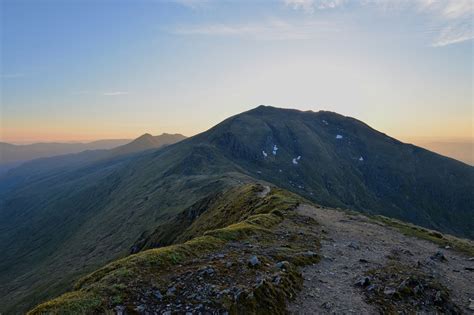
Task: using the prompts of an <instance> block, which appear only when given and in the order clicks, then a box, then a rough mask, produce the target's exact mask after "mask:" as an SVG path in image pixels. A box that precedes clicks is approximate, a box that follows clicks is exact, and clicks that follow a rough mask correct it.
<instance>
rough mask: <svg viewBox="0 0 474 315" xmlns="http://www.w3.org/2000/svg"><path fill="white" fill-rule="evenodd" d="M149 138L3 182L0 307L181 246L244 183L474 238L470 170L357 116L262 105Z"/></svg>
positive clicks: (15, 306)
mask: <svg viewBox="0 0 474 315" xmlns="http://www.w3.org/2000/svg"><path fill="white" fill-rule="evenodd" d="M169 138H172V139H173V140H171V141H169V142H168V143H167V144H169V143H171V142H173V141H175V140H176V141H178V140H177V139H176V138H173V137H166V139H169ZM178 138H179V137H178ZM155 140H156V139H155V138H153V137H151V136H150V135H144V136H142V137H140V138H139V139H137V140H135V141H134V142H132V143H130V145H128V147H121V148H118V149H114V150H115V151H114V150H112V151H107V152H106V153H105V154H104V153H103V152H95V153H94V156H93V157H91V156H89V155H87V154H85V153H81V154H77V155H72V156H68V157H60V158H59V159H58V158H51V159H44V160H42V161H40V162H35V161H34V162H35V163H33V162H32V163H27V164H25V165H23V166H21V167H19V168H16V169H14V170H11V171H10V172H9V173H8V174H7V176H4V177H3V178H2V179H1V180H0V209H1V210H0V251H1V252H2V253H3V259H2V260H1V261H0V305H2V307H3V309H0V311H3V312H11V311H18V310H20V311H23V310H25V309H27V308H29V307H31V306H33V305H34V304H36V303H38V302H40V301H43V300H44V299H47V298H49V297H51V296H54V295H56V294H58V293H60V292H63V291H65V290H66V289H67V288H69V287H70V285H71V283H72V282H73V280H74V279H77V278H78V277H79V276H80V275H83V274H84V273H87V272H90V271H92V270H94V269H96V268H97V267H99V266H101V265H104V264H105V263H107V262H109V261H111V260H112V259H116V258H118V257H123V256H126V255H128V254H129V253H131V252H137V251H140V250H142V249H144V248H149V247H154V246H162V245H167V244H170V243H173V242H175V241H176V240H177V239H178V238H179V237H181V238H182V239H186V236H185V235H184V234H182V233H183V232H184V231H185V230H186V229H187V228H188V227H189V225H190V224H191V223H192V222H193V220H195V218H197V217H198V216H199V215H200V214H201V213H202V212H203V211H206V209H207V208H208V206H207V205H209V204H211V205H212V203H213V201H215V200H216V198H217V199H218V198H219V196H221V195H222V194H223V193H224V192H225V191H228V190H229V189H231V188H233V187H237V186H240V185H242V184H244V183H271V184H273V185H275V186H278V187H281V188H283V189H286V190H289V191H292V192H294V193H296V194H298V195H300V196H302V197H304V198H306V199H308V200H311V201H313V202H315V203H318V204H321V205H324V206H330V207H340V208H349V209H352V210H356V211H361V212H365V213H369V214H383V215H386V216H389V217H394V218H398V219H402V220H405V221H409V222H413V223H416V224H419V225H422V226H425V227H430V228H434V229H438V230H441V231H444V232H448V233H452V234H455V235H459V236H463V237H469V238H474V234H473V231H474V180H473V179H474V168H473V167H472V166H469V165H466V164H464V163H461V162H459V161H456V160H454V159H451V158H447V157H444V156H441V155H438V154H435V153H433V152H430V151H427V150H425V149H422V148H419V147H416V146H413V145H409V144H404V143H402V142H400V141H398V140H396V139H394V138H391V137H389V136H387V135H385V134H383V133H380V132H378V131H376V130H374V129H372V128H370V127H369V126H367V125H366V124H364V123H363V122H361V121H358V120H356V119H354V118H350V117H345V116H342V115H339V114H336V113H332V112H326V111H320V112H311V111H308V112H302V111H297V110H290V109H279V108H274V107H270V106H259V107H257V108H255V109H253V110H250V111H248V112H245V113H242V114H239V115H236V116H233V117H230V118H229V119H227V120H225V121H223V122H222V123H220V124H218V125H216V126H214V127H213V128H211V129H210V130H208V131H206V132H204V133H201V134H198V135H196V136H194V137H191V138H187V139H184V140H182V141H179V142H178V143H175V144H170V145H166V146H164V147H163V148H158V149H156V148H155V149H149V150H147V149H146V148H149V145H156V141H155ZM143 148H145V149H143ZM142 149H143V150H142ZM112 152H115V153H117V152H118V154H115V153H112ZM32 174H34V175H32ZM209 220H210V221H212V217H210V218H209ZM204 224H207V223H204Z"/></svg>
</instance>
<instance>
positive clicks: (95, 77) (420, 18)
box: [0, 0, 474, 143]
mask: <svg viewBox="0 0 474 315" xmlns="http://www.w3.org/2000/svg"><path fill="white" fill-rule="evenodd" d="M473 3H474V2H473V1H472V0H443V1H436V0H410V1H408V0H360V1H349V0H274V1H270V0H268V1H263V0H261V1H222V0H220V1H217V0H203V1H199V0H176V1H171V0H169V1H160V0H146V1H142V0H133V1H132V0H129V1H124V0H120V1H119V0H117V1H114V0H68V1H66V0H57V1H47V0H15V1H12V0H2V1H1V8H0V9H1V64H0V83H1V91H0V92H1V96H0V102H1V103H0V116H1V117H0V123H1V132H0V141H6V142H12V143H25V142H36V141H78V140H81V141H84V140H95V139H107V138H134V137H137V136H139V135H141V134H143V133H145V132H149V133H152V134H160V133H162V132H168V133H182V134H184V135H187V136H191V135H194V134H197V133H199V132H202V131H205V130H207V129H208V128H210V127H212V126H213V125H215V124H217V123H219V122H220V121H222V120H223V119H225V118H227V117H229V116H231V115H234V114H237V113H240V112H242V111H245V110H249V109H251V108H254V107H256V106H258V105H260V104H266V105H273V106H277V107H286V108H297V109H301V110H313V111H318V110H330V111H335V112H338V113H340V114H343V115H347V116H352V117H355V118H358V119H360V120H362V121H364V122H366V123H368V124H369V125H371V126H372V127H374V128H376V129H378V130H380V131H382V132H385V133H387V134H389V135H391V136H394V137H397V138H400V139H409V138H423V139H428V138H429V139H471V140H472V139H473V138H474V129H473V119H474V114H473V107H474V102H473V89H474V87H473V71H474V65H473V37H474V35H473V33H474V31H473V27H474V26H473V10H474V8H473V6H474V5H473Z"/></svg>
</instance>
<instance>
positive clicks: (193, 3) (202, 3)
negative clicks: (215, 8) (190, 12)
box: [174, 0, 210, 9]
mask: <svg viewBox="0 0 474 315" xmlns="http://www.w3.org/2000/svg"><path fill="white" fill-rule="evenodd" d="M174 2H175V3H177V4H180V5H182V6H185V7H187V8H190V9H200V8H203V7H206V6H208V5H209V3H210V0H174Z"/></svg>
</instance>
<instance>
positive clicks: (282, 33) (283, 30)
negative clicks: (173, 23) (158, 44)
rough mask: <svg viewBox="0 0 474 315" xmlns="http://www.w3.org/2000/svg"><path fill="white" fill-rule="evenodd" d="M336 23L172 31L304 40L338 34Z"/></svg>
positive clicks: (264, 23) (267, 23) (276, 23)
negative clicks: (333, 33)
mask: <svg viewBox="0 0 474 315" xmlns="http://www.w3.org/2000/svg"><path fill="white" fill-rule="evenodd" d="M338 31H339V27H338V26H337V25H336V23H327V22H323V21H299V22H289V21H285V20H281V19H269V20H266V21H262V22H259V23H244V24H206V25H187V26H180V27H178V28H176V29H174V30H173V33H174V34H178V35H201V36H231V37H241V38H246V39H256V40H305V39H311V38H315V37H317V36H321V35H322V34H328V33H332V32H338Z"/></svg>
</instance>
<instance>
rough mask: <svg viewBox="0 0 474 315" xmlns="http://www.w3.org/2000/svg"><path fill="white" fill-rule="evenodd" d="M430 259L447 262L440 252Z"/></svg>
mask: <svg viewBox="0 0 474 315" xmlns="http://www.w3.org/2000/svg"><path fill="white" fill-rule="evenodd" d="M430 258H431V259H432V260H436V261H447V259H446V256H444V254H443V252H442V251H437V252H436V254H434V255H433V256H431V257H430Z"/></svg>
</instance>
